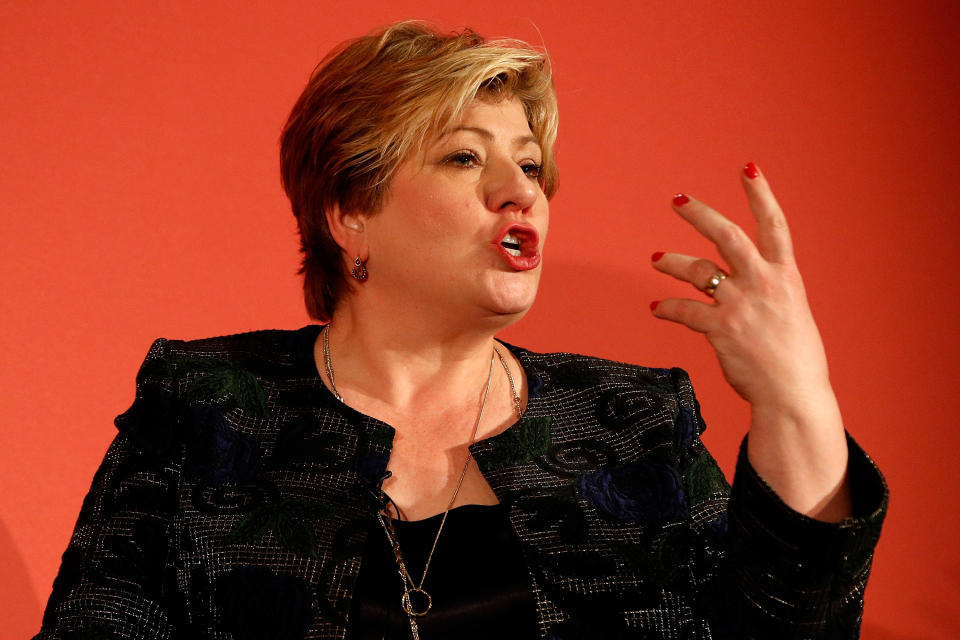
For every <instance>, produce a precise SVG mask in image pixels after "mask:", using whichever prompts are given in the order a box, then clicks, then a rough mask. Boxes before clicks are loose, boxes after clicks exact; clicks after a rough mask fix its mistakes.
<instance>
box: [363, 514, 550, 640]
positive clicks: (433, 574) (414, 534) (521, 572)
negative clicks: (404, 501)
mask: <svg viewBox="0 0 960 640" xmlns="http://www.w3.org/2000/svg"><path fill="white" fill-rule="evenodd" d="M442 518H443V514H442V513H440V514H437V515H435V516H433V517H430V518H426V519H425V520H415V521H412V522H404V521H399V520H395V521H394V524H393V526H394V529H395V531H396V533H397V538H398V540H399V542H400V551H401V553H402V554H403V561H404V563H405V564H406V565H407V569H408V571H410V574H411V577H412V578H413V579H414V581H416V582H419V580H420V578H421V576H422V574H423V567H424V565H425V563H426V560H427V555H428V554H429V553H430V547H431V546H432V545H433V541H434V539H435V538H436V535H437V529H438V528H439V526H440V521H441V519H442ZM424 590H425V591H426V592H427V593H429V594H430V596H431V598H432V599H433V605H432V607H431V609H430V611H429V613H427V614H426V615H424V616H420V617H418V618H417V626H418V628H419V631H420V637H421V638H422V639H423V640H431V639H432V638H452V637H456V638H458V639H463V640H469V639H471V638H477V639H478V640H479V639H481V638H483V639H484V640H486V639H489V638H493V637H498V636H499V637H510V638H535V637H537V635H539V633H538V629H537V616H536V608H535V603H534V599H533V593H532V591H531V590H530V576H529V574H528V571H527V565H526V562H525V561H524V559H523V554H522V552H521V549H520V545H519V543H518V541H517V539H516V538H515V537H514V535H513V533H512V531H511V528H510V522H509V520H508V518H507V513H506V510H505V509H504V508H503V507H502V506H501V505H493V506H482V505H464V506H462V507H457V508H456V509H452V510H451V511H450V513H449V515H448V516H447V521H446V523H445V524H444V526H443V532H442V533H441V534H440V539H439V541H438V542H437V548H436V551H434V554H433V560H432V561H431V563H430V570H429V571H428V572H427V578H426V581H425V582H424ZM402 595H403V584H402V582H401V580H400V573H399V571H398V570H397V562H396V559H395V557H394V555H393V552H392V551H391V549H390V545H389V543H388V542H387V536H386V534H385V533H384V531H383V526H382V525H381V524H380V522H379V521H378V520H376V519H373V521H372V524H371V526H370V529H369V531H368V534H367V542H366V546H365V547H364V551H363V561H362V564H361V566H360V574H359V576H358V577H357V582H356V586H355V591H354V594H353V605H352V608H351V613H350V624H349V625H348V626H347V628H348V633H347V638H348V639H350V640H380V639H381V638H402V639H404V640H407V639H408V638H410V622H409V619H408V618H407V614H406V613H404V611H403V609H402V608H401V606H400V598H401V596H402ZM415 602H416V600H415Z"/></svg>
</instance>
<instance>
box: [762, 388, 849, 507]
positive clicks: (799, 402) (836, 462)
mask: <svg viewBox="0 0 960 640" xmlns="http://www.w3.org/2000/svg"><path fill="white" fill-rule="evenodd" d="M747 456H748V459H749V460H750V464H751V465H752V466H753V468H754V469H756V471H757V473H758V474H759V475H760V477H762V478H763V479H764V480H765V481H766V482H767V484H769V485H770V487H771V488H772V489H773V490H774V491H775V492H776V493H777V495H778V496H779V497H780V499H781V500H783V502H784V503H786V504H787V506H789V507H790V508H792V509H794V510H796V511H798V512H799V513H802V514H804V515H807V516H810V517H812V518H816V519H818V520H826V521H830V522H838V521H840V520H842V519H843V518H846V517H849V516H851V515H853V512H852V507H851V500H850V486H849V482H848V477H847V462H848V450H847V441H846V435H845V432H844V427H843V420H842V418H841V415H840V408H839V406H838V404H837V400H836V397H835V396H834V394H833V391H832V390H831V389H830V388H829V387H828V388H827V389H824V390H822V391H819V392H817V393H809V394H805V395H802V396H798V397H794V398H790V399H789V400H786V401H780V402H777V403H771V404H768V405H757V404H754V405H751V419H750V435H749V438H748V442H747Z"/></svg>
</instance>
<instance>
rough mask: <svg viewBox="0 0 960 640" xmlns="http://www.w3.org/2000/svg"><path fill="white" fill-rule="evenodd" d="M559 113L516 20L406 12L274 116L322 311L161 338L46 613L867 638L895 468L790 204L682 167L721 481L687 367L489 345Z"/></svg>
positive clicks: (518, 278)
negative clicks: (745, 207) (822, 334)
mask: <svg viewBox="0 0 960 640" xmlns="http://www.w3.org/2000/svg"><path fill="white" fill-rule="evenodd" d="M556 128H557V112H556V101H555V96H554V93H553V88H552V81H551V78H550V74H549V70H548V68H547V64H546V60H545V58H544V57H543V56H542V55H541V54H539V53H537V52H535V51H532V50H530V49H529V48H527V47H526V46H524V45H522V44H519V43H503V42H495V43H485V42H484V41H483V40H482V39H481V38H479V37H478V36H477V35H476V34H474V33H472V32H470V31H466V32H464V33H461V34H455V35H452V36H442V35H439V34H437V33H435V32H433V31H432V30H430V29H428V28H426V27H423V26H421V25H419V24H411V23H402V24H399V25H395V26H393V27H391V28H389V29H387V30H385V31H383V32H381V33H378V34H375V35H373V36H368V37H365V38H360V39H357V40H354V41H352V42H350V43H348V44H347V45H345V46H344V47H342V48H341V49H339V50H338V51H335V52H334V53H333V54H331V55H330V56H329V57H328V58H327V59H326V60H325V61H324V63H322V64H321V66H320V67H318V69H317V71H316V72H315V73H314V74H313V76H312V77H311V79H310V82H309V83H308V86H307V88H306V90H305V91H304V93H303V95H302V96H301V97H300V100H299V101H298V103H297V104H296V106H295V107H294V109H293V113H292V114H291V116H290V119H289V121H288V123H287V126H286V128H285V130H284V133H283V137H282V148H281V154H282V173H283V179H284V186H285V188H286V191H287V194H288V196H289V197H290V200H291V203H292V206H293V211H294V214H295V215H296V216H297V220H298V224H299V228H300V233H301V240H302V249H303V253H304V260H303V270H302V272H303V274H304V292H305V298H306V302H307V307H308V309H309V311H310V313H311V316H312V317H314V318H316V319H318V320H320V321H322V322H323V323H324V325H323V326H322V327H321V326H319V325H311V326H308V327H304V328H303V329H300V330H297V331H260V332H253V333H247V334H240V335H234V336H224V337H219V338H211V339H207V340H197V341H190V342H183V341H173V340H170V341H168V340H164V339H160V340H157V341H156V342H155V343H154V345H153V346H152V347H151V349H150V352H149V353H148V355H147V358H146V361H145V362H144V364H143V366H142V368H141V370H140V373H139V375H138V379H137V397H136V400H135V402H134V404H133V406H132V407H131V408H130V409H129V410H128V411H126V412H125V413H123V414H121V415H120V416H119V417H118V418H117V427H118V428H119V431H120V434H119V435H118V436H117V439H116V440H115V441H114V443H113V445H112V446H111V448H110V450H109V451H108V453H107V456H106V459H105V461H104V464H103V465H102V467H101V469H100V470H99V471H98V474H97V476H96V477H95V479H94V484H93V488H92V489H91V492H90V494H89V495H88V497H87V500H86V501H85V502H84V506H83V509H82V511H81V514H80V518H79V520H78V523H77V528H76V532H75V534H74V537H73V539H72V540H71V544H70V547H69V548H68V549H67V551H66V553H65V554H64V559H63V565H62V567H61V571H60V574H59V576H58V577H57V580H56V582H55V583H54V589H53V594H52V596H51V598H50V602H49V604H48V606H47V610H46V614H45V616H44V626H43V630H42V631H41V633H40V635H39V636H38V637H40V638H58V637H64V638H66V637H124V638H126V637H147V638H154V637H156V638H160V637H163V638H167V637H218V638H219V637H231V635H232V637H236V638H304V637H311V638H344V637H347V638H356V639H360V638H381V637H389V638H409V637H413V638H420V637H423V638H438V637H458V638H475V637H476V638H479V637H488V636H490V635H492V634H495V633H496V634H500V635H502V636H504V635H505V636H507V637H517V638H528V637H545V638H558V639H572V638H680V637H683V638H728V637H729V638H812V637H818V638H819V637H830V638H834V637H836V638H852V637H856V635H857V633H858V627H859V619H860V615H861V611H862V595H863V589H864V586H865V584H866V578H867V575H868V572H869V567H870V560H871V554H872V549H873V547H874V545H875V543H876V540H877V537H878V535H879V529H880V524H881V522H882V519H883V515H884V512H885V508H886V502H887V492H886V487H885V485H884V483H883V479H882V477H881V476H880V475H879V472H878V471H877V469H876V467H875V466H874V465H873V463H872V462H871V461H870V460H869V458H867V457H866V455H865V454H864V453H863V452H862V451H861V450H860V449H859V447H857V445H856V444H855V443H854V442H853V441H852V440H850V439H849V438H847V437H846V435H845V432H844V428H843V425H842V423H841V421H840V414H839V410H838V408H837V404H836V400H835V398H834V395H833V393H832V390H831V387H830V383H829V379H828V376H827V368H826V360H825V357H824V354H823V347H822V345H821V342H820V339H819V336H818V333H817V329H816V326H815V324H814V322H813V319H812V317H811V315H810V311H809V308H808V306H807V303H806V300H805V297H804V292H803V286H802V283H801V281H800V276H799V274H798V272H797V270H796V266H795V264H794V262H793V258H792V252H791V242H790V238H789V233H788V231H787V227H786V223H785V221H784V217H783V214H782V212H781V211H780V209H779V207H778V206H777V203H776V201H775V199H774V197H773V195H772V193H771V191H770V188H769V185H768V184H767V183H766V181H765V180H764V178H763V176H762V175H761V174H760V172H759V170H758V169H757V168H756V167H755V166H754V165H752V164H750V165H747V166H746V167H745V169H744V175H743V186H744V189H745V191H746V194H747V198H748V200H749V203H750V206H751V209H752V210H753V212H754V213H755V215H756V218H757V225H758V244H757V245H756V246H754V245H753V244H752V242H750V241H749V239H748V238H747V236H746V235H745V234H744V233H743V232H742V231H741V230H740V229H738V228H737V227H736V226H734V225H733V224H731V223H730V222H729V221H727V220H726V219H725V218H723V217H722V216H721V215H720V214H719V213H717V212H715V211H713V210H712V209H710V208H709V207H708V206H707V205H705V204H703V203H700V202H698V201H696V200H694V199H692V198H690V197H688V196H685V195H682V194H678V195H677V196H676V197H675V198H674V200H673V207H674V209H675V210H676V211H677V213H679V214H680V215H681V216H682V217H683V218H685V219H686V220H687V221H689V222H690V223H691V224H692V225H693V226H694V227H695V228H696V229H697V230H698V231H700V232H701V233H702V234H704V235H705V236H706V237H707V238H709V239H710V240H712V241H714V242H715V243H716V244H717V247H718V248H719V250H720V253H721V255H722V256H723V258H724V260H725V261H726V263H727V266H728V269H729V273H728V272H727V271H725V270H721V269H720V267H718V266H717V265H715V264H713V263H712V262H709V261H706V260H703V259H696V258H693V257H689V256H683V255H679V254H675V253H658V254H655V255H654V256H653V266H654V267H655V268H656V269H658V270H659V271H662V272H664V273H667V274H669V275H672V276H674V277H677V278H680V279H682V280H686V281H688V282H690V283H691V284H693V285H694V286H696V287H697V288H699V289H700V290H702V291H703V292H705V293H706V294H707V295H708V296H710V297H712V298H714V302H713V303H712V304H710V303H708V302H705V301H702V300H701V301H696V300H681V299H670V300H663V301H660V302H659V303H654V304H652V305H651V308H652V311H653V313H654V315H655V316H657V317H659V318H663V319H666V320H671V321H675V322H680V323H682V324H685V325H687V326H688V327H690V328H691V329H693V330H695V331H700V332H703V333H705V334H706V336H707V338H708V340H709V341H710V343H711V345H713V347H714V348H715V350H716V352H717V355H718V357H719V359H720V363H721V365H722V368H723V371H724V374H725V376H726V378H727V379H728V381H729V382H730V383H731V385H732V386H733V387H734V388H735V389H736V390H737V392H738V393H739V394H740V395H742V396H743V397H744V398H745V399H746V400H747V401H748V402H750V405H751V424H750V432H749V437H748V438H747V439H745V441H744V445H743V447H742V448H741V452H740V457H739V460H738V466H737V477H736V481H735V482H734V485H733V487H732V490H731V488H730V487H729V486H728V485H727V484H726V481H725V480H724V478H723V475H722V473H720V471H719V469H718V468H717V466H716V464H715V463H714V461H713V459H712V458H711V457H710V455H709V454H708V453H707V452H706V451H705V449H704V448H703V445H702V443H701V442H700V437H699V436H700V434H701V433H702V431H703V429H704V424H703V422H702V420H701V418H700V414H699V410H698V405H697V403H696V400H695V398H694V395H693V390H692V387H691V386H690V382H689V380H688V378H687V376H686V374H685V373H684V372H683V371H681V370H679V369H672V370H663V369H648V368H643V367H638V366H633V365H626V364H621V363H616V362H610V361H603V360H598V359H595V358H589V357H586V356H578V355H571V354H536V353H532V352H529V351H526V350H523V349H520V348H517V347H512V346H508V345H506V344H503V343H501V342H498V341H497V340H495V338H494V335H495V334H496V333H497V332H498V331H500V330H501V329H503V328H505V327H507V326H509V325H511V324H512V323H514V322H516V321H517V320H519V319H520V318H521V317H522V316H523V315H524V314H525V313H526V312H527V311H528V310H529V308H530V306H531V305H532V304H533V301H534V298H535V295H536V291H537V285H538V281H539V277H540V272H541V269H542V253H543V250H544V242H545V239H546V235H547V226H548V217H549V214H548V199H549V198H550V197H551V196H552V195H553V194H554V193H555V191H556V187H557V173H556V167H555V165H554V160H553V155H552V148H553V142H554V139H555V136H556Z"/></svg>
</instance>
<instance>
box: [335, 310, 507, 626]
mask: <svg viewBox="0 0 960 640" xmlns="http://www.w3.org/2000/svg"><path fill="white" fill-rule="evenodd" d="M493 352H494V353H493V354H491V356H490V368H489V370H488V371H487V382H486V385H485V386H484V388H483V399H482V400H481V401H480V411H479V412H478V413H477V420H476V422H475V423H474V425H473V433H472V434H471V436H470V444H469V445H467V446H468V447H469V446H470V445H472V444H473V443H474V442H476V439H477V431H478V430H479V429H480V421H481V420H482V419H483V410H484V408H485V407H486V406H487V395H488V394H489V392H490V381H491V380H492V379H493V362H494V356H496V357H497V358H499V359H500V364H501V365H502V366H503V370H504V371H505V372H506V374H507V380H509V381H510V393H511V394H512V396H513V404H514V408H515V409H516V412H517V418H518V419H519V418H522V417H523V409H522V407H521V406H520V394H519V393H517V386H516V384H515V383H514V380H513V374H512V373H510V367H508V366H507V361H506V359H504V357H503V354H502V353H500V350H499V349H497V347H496V346H494V347H493ZM323 360H324V365H325V367H326V370H327V378H328V379H329V380H330V389H331V390H332V391H333V395H334V396H335V397H336V398H337V400H339V401H340V402H343V396H341V395H340V392H339V391H337V384H336V382H334V378H333V361H332V360H331V358H330V325H329V324H328V325H326V326H325V327H324V328H323ZM472 457H473V456H472V455H471V454H470V450H469V448H468V449H467V459H466V460H465V461H464V463H463V470H462V471H461V472H460V478H459V479H458V480H457V487H456V489H454V491H453V496H452V497H451V498H450V502H449V503H448V504H447V508H446V509H445V510H444V512H443V518H442V519H441V520H440V527H439V528H438V529H437V535H436V536H434V538H433V546H431V547H430V553H429V554H427V562H426V564H425V565H424V567H423V574H422V575H421V576H420V583H419V584H417V583H416V582H414V580H413V578H412V577H411V576H410V572H409V571H407V566H406V563H404V561H403V556H402V555H401V553H400V543H399V542H398V541H397V533H396V531H395V530H394V528H393V520H392V519H391V518H390V516H389V514H387V513H384V512H378V513H377V519H378V520H379V521H380V525H381V526H382V527H383V532H384V533H385V534H386V536H387V542H388V543H389V544H390V548H391V549H392V550H393V555H394V557H395V558H396V561H397V570H398V572H399V573H400V580H401V581H402V582H403V597H402V598H401V599H400V606H401V607H402V608H403V610H404V612H405V613H406V614H407V617H408V619H409V620H410V632H411V634H412V635H413V640H420V630H419V629H418V628H417V618H419V617H420V616H424V615H426V614H427V613H428V612H429V611H430V608H431V607H432V606H433V598H431V597H430V594H429V593H427V592H426V591H425V590H424V588H423V585H424V582H425V581H426V579H427V570H428V569H430V561H431V560H433V552H434V551H435V550H436V548H437V542H439V541H440V533H441V532H442V531H443V525H444V524H446V522H447V515H448V514H449V513H450V509H452V508H453V504H454V503H455V502H456V501H457V495H458V494H459V493H460V487H461V485H463V479H464V478H465V477H466V475H467V468H468V467H469V465H470V459H471V458H472ZM397 515H398V516H399V515H400V513H399V511H398V512H397ZM414 595H416V596H417V597H418V598H419V599H422V602H421V603H420V605H419V606H417V605H415V604H414V602H413V596H414Z"/></svg>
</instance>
